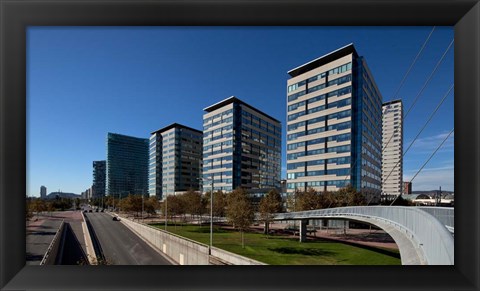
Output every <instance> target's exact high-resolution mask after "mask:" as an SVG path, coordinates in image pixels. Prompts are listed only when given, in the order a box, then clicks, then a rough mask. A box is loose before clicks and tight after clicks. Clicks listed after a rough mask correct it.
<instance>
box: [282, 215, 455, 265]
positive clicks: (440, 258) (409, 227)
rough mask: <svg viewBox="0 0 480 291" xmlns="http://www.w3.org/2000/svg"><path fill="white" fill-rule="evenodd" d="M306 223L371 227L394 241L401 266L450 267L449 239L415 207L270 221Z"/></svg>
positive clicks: (433, 220) (436, 222)
mask: <svg viewBox="0 0 480 291" xmlns="http://www.w3.org/2000/svg"><path fill="white" fill-rule="evenodd" d="M309 219H346V220H354V221H360V222H364V223H369V224H372V225H375V226H377V227H379V228H381V229H383V230H384V231H385V232H387V233H388V234H389V235H390V236H391V237H392V238H393V239H394V240H395V242H396V244H397V245H398V248H399V251H400V258H401V261H402V264H403V265H453V264H454V241H453V236H452V235H451V234H450V232H449V231H448V230H447V228H446V227H445V225H444V224H443V223H441V222H440V221H439V220H438V219H436V218H435V217H434V216H433V215H432V214H430V213H428V212H427V211H424V210H422V209H420V208H417V207H403V206H353V207H338V208H328V209H317V210H310V211H299V212H289V213H277V214H275V216H274V220H301V221H302V222H304V223H301V227H302V226H303V227H305V224H306V221H307V220H309ZM300 232H302V231H300Z"/></svg>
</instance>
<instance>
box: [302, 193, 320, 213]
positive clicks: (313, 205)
mask: <svg viewBox="0 0 480 291" xmlns="http://www.w3.org/2000/svg"><path fill="white" fill-rule="evenodd" d="M297 196H298V197H297V199H296V204H297V207H296V209H297V211H304V210H313V209H320V208H322V203H321V198H320V195H319V194H318V193H317V191H315V189H313V188H308V189H307V191H305V192H300V193H299V194H298V195H297Z"/></svg>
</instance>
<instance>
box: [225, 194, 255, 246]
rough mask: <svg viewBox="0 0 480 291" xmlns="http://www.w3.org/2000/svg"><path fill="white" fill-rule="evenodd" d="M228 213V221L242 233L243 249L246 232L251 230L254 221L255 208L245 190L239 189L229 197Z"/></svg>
mask: <svg viewBox="0 0 480 291" xmlns="http://www.w3.org/2000/svg"><path fill="white" fill-rule="evenodd" d="M226 212H227V213H226V214H227V219H228V221H229V222H230V223H232V224H233V226H234V227H235V228H237V229H238V230H239V231H240V233H241V236H242V248H244V247H245V239H244V232H245V231H246V230H247V229H248V228H249V226H250V225H251V224H252V222H253V219H254V213H253V207H252V204H251V203H250V200H249V199H248V196H247V192H246V191H245V190H244V189H242V188H237V189H235V190H234V191H233V192H231V193H230V194H229V195H228V196H227V211H226Z"/></svg>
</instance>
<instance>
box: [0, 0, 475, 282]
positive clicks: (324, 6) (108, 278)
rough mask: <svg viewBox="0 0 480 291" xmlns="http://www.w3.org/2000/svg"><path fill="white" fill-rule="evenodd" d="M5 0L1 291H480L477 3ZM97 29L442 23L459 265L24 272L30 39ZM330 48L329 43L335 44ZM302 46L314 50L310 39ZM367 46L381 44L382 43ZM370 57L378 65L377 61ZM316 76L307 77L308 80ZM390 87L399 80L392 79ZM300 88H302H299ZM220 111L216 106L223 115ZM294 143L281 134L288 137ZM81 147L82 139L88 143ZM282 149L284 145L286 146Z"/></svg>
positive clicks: (0, 98)
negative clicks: (450, 57)
mask: <svg viewBox="0 0 480 291" xmlns="http://www.w3.org/2000/svg"><path fill="white" fill-rule="evenodd" d="M0 1H1V3H0V15H1V17H0V18H1V19H2V20H1V23H0V25H1V27H0V29H1V31H0V37H1V47H0V52H1V55H0V56H1V63H0V72H1V73H0V77H1V80H0V86H1V87H0V94H1V95H0V207H1V208H0V215H1V221H0V234H1V242H0V287H1V288H2V290H57V289H58V290H84V289H85V290H87V289H89V290H92V289H95V290H96V289H100V290H101V289H110V290H113V289H114V290H117V289H118V290H143V289H145V290H147V289H149V290H163V289H166V290H171V289H173V290H175V289H179V290H180V289H182V290H185V289H193V290H195V289H207V290H230V289H232V290H233V289H242V290H243V289H248V290H249V289H258V290H277V289H278V290H299V289H300V290H301V289H307V290H310V289H311V290H478V289H479V288H480V279H479V272H478V270H479V269H480V265H479V262H478V258H479V253H478V252H479V251H478V243H479V242H478V238H479V235H478V229H479V225H478V224H479V221H480V219H479V217H478V213H479V207H480V205H479V197H478V195H477V194H478V193H479V190H480V189H479V179H478V177H479V174H480V173H479V166H480V165H479V160H478V155H479V148H480V144H479V137H478V133H479V130H480V128H478V127H479V121H480V120H479V114H478V113H479V112H478V111H479V110H480V106H479V105H480V101H479V100H480V99H479V97H480V96H479V93H480V87H479V85H478V80H479V77H480V76H479V72H480V55H479V51H480V41H479V37H480V25H479V23H480V4H479V3H478V2H477V1H463V2H454V1H415V2H406V3H404V2H405V1H399V0H395V1H383V2H379V3H371V2H368V1H363V0H359V1H343V0H340V1H335V2H331V1H300V2H299V1H267V2H253V1H223V2H220V1H219V2H211V1H203V0H199V1H183V2H173V1H162V0H159V1H130V0H128V1H115V0H111V1H110V0H104V1H96V2H91V1H81V0H74V1H60V0H59V1H44V0H38V1H10V0H0ZM93 26H94V27H102V28H103V27H111V28H112V29H115V28H113V27H117V28H118V27H135V28H137V29H138V28H141V27H143V26H149V27H154V26H155V27H172V26H176V27H181V28H182V29H188V28H193V30H194V29H195V27H196V26H202V27H204V28H205V27H211V31H213V32H215V27H232V28H245V27H248V29H249V30H250V31H255V29H257V30H261V29H263V30H264V29H266V28H273V29H275V28H274V27H278V28H279V29H285V28H288V27H291V28H292V30H291V31H298V30H296V29H301V28H308V27H320V26H321V27H324V28H328V27H336V28H337V29H338V28H339V27H347V29H348V27H354V26H362V27H367V26H369V27H372V28H374V27H378V26H387V27H389V26H391V27H392V29H394V28H395V27H400V26H402V27H406V26H409V27H410V26H411V27H414V26H422V27H424V28H427V30H430V29H431V27H433V26H435V27H439V30H441V29H442V26H447V27H453V31H454V45H453V47H452V50H454V76H455V87H454V92H453V91H452V93H454V101H453V102H451V103H453V106H454V123H455V124H454V130H455V136H454V151H455V152H454V169H455V176H454V192H455V193H457V201H456V203H455V204H456V205H455V208H457V209H456V212H457V215H456V217H455V226H456V228H457V232H456V233H455V250H454V252H455V263H454V264H453V265H440V266H306V265H305V266H273V265H270V266H193V265H189V266H160V265H157V266H128V265H122V266H75V265H71V266H32V265H28V264H27V265H26V264H25V263H26V229H25V209H26V205H25V195H26V193H25V192H26V191H27V193H28V191H29V190H28V186H29V185H28V181H29V180H28V178H27V170H28V168H27V167H28V163H27V162H28V159H29V157H28V154H29V151H27V145H28V143H29V136H30V134H31V132H29V130H31V129H32V127H30V128H29V126H28V124H29V122H28V121H29V114H30V113H31V111H29V110H30V107H29V106H30V105H31V104H29V102H28V99H27V96H28V94H29V91H28V90H29V88H28V86H27V84H28V76H29V74H28V54H27V52H28V48H29V45H30V44H31V43H30V42H29V41H31V40H32V39H31V38H29V32H31V31H32V28H35V27H42V28H45V27H51V28H52V29H55V28H58V27H66V28H68V27H72V28H76V29H82V28H85V27H92V28H93ZM427 30H425V31H427ZM412 31H413V30H412ZM223 33H225V31H224V32H223ZM49 41H50V39H43V42H44V43H45V44H46V45H51V44H50V43H48V42H49ZM325 41H328V39H327V38H326V39H325ZM32 42H33V41H32ZM193 45H194V44H192V46H193ZM302 45H303V46H307V45H308V41H307V42H306V43H305V44H302ZM346 45H347V44H346ZM369 45H371V46H372V47H374V44H369ZM271 49H272V53H273V52H275V47H272V48H271ZM350 49H351V47H350V46H349V45H347V46H346V47H343V48H342V49H340V51H342V50H350ZM60 53H61V52H60ZM321 53H322V52H319V54H321ZM325 53H328V52H325ZM355 53H356V52H355ZM360 53H361V52H360ZM319 56H320V55H319ZM392 57H396V56H392ZM397 57H399V56H397ZM366 58H367V61H368V60H369V56H366ZM313 62H314V61H313ZM310 63H311V62H310ZM310 63H307V64H305V65H301V66H300V67H296V68H293V67H292V68H290V69H291V70H290V71H289V72H288V73H289V74H290V76H291V77H292V78H294V77H296V76H298V75H301V74H304V73H305V72H306V71H305V70H306V68H307V67H308V64H310ZM186 65H187V64H186ZM298 65H300V64H298ZM45 66H48V64H45ZM348 69H349V67H348V64H347V65H345V66H340V67H339V68H337V70H348ZM281 73H285V72H281ZM336 73H339V71H337V72H336ZM340 73H341V72H340ZM307 75H308V71H307V74H305V76H307ZM307 77H310V76H309V75H308V76H307ZM282 81H284V79H283V80H279V82H280V83H281V82H282ZM290 83H291V84H290ZM392 83H395V82H393V81H392ZM287 85H289V89H288V90H290V86H296V85H298V83H295V82H293V81H289V83H288V84H283V89H286V88H287ZM296 89H297V88H296V87H295V88H293V87H292V91H294V90H296ZM452 95H453V94H452ZM225 97H228V96H225ZM280 97H281V98H282V99H280V100H281V103H282V106H283V107H285V102H284V101H285V97H286V96H285V95H282V96H279V98H280ZM385 97H386V96H384V99H385ZM389 97H390V96H389ZM388 100H389V98H386V100H385V101H388ZM224 103H225V101H224ZM212 104H213V103H212ZM222 104H223V103H222ZM292 104H293V103H292ZM288 105H290V103H289V104H288ZM211 107H212V108H213V107H214V106H211ZM207 108H210V107H207ZM212 108H210V109H211V110H213V109H216V108H213V109H212ZM58 110H61V108H59V109H58ZM200 110H201V109H200ZM268 113H271V114H272V116H278V115H283V114H284V113H283V112H282V113H280V114H275V112H268ZM47 114H48V113H47ZM267 117H269V116H268V115H267ZM269 118H270V117H269ZM282 118H283V117H282ZM274 120H275V119H274ZM172 122H176V120H172ZM286 126H287V124H286V122H285V124H282V127H286ZM152 130H153V129H152ZM284 132H285V131H284ZM284 138H285V137H284V136H283V135H282V139H284ZM58 142H59V143H62V142H64V141H61V140H60V141H58ZM73 142H78V143H81V142H82V141H81V140H78V141H73ZM282 142H283V143H286V141H285V140H283V141H282ZM46 150H48V149H46ZM283 150H284V149H283V148H282V156H283V155H286V153H285V152H283ZM282 160H283V159H282ZM325 187H326V185H325ZM26 189H27V190H26ZM122 223H123V222H122Z"/></svg>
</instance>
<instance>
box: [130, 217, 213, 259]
mask: <svg viewBox="0 0 480 291" xmlns="http://www.w3.org/2000/svg"><path fill="white" fill-rule="evenodd" d="M121 222H123V223H124V224H125V225H126V226H128V227H129V228H130V229H132V230H133V231H134V232H136V233H137V234H138V235H140V237H142V238H143V239H144V240H146V241H148V242H149V243H150V244H152V245H153V246H155V247H156V248H157V249H158V250H160V251H161V252H163V253H164V254H166V255H167V256H168V257H170V258H171V259H172V260H174V261H175V262H177V263H178V264H179V265H208V264H209V254H208V246H207V245H204V244H201V243H198V242H196V241H193V240H189V239H187V238H183V237H180V236H176V235H174V234H171V233H168V232H165V231H163V230H161V229H158V228H154V227H152V226H149V225H144V224H140V223H138V222H133V221H131V220H128V219H126V218H122V220H121Z"/></svg>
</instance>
